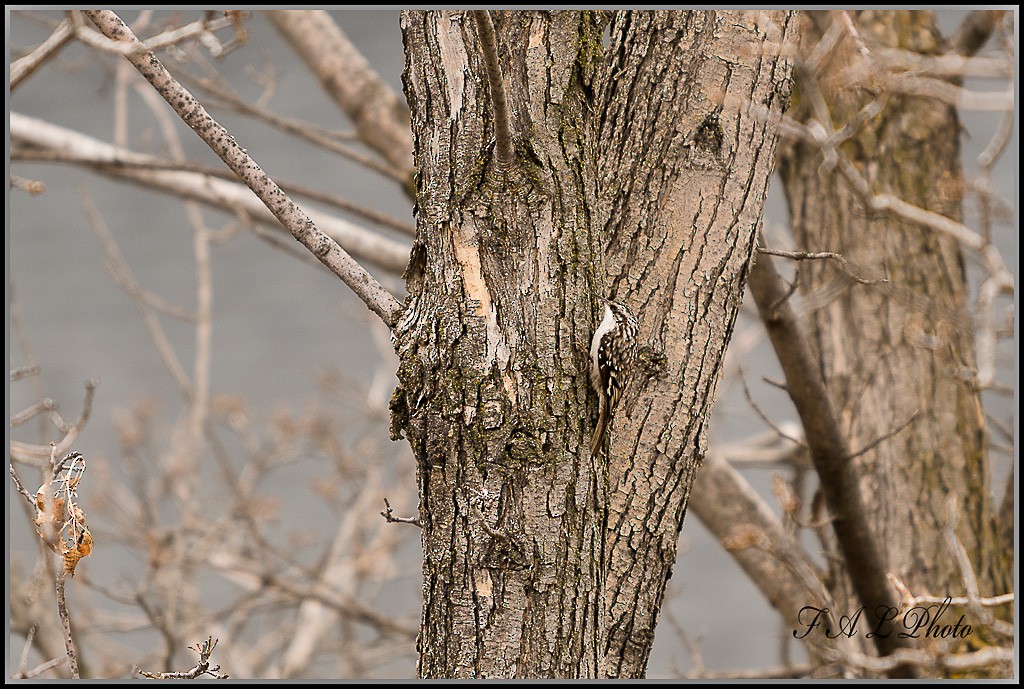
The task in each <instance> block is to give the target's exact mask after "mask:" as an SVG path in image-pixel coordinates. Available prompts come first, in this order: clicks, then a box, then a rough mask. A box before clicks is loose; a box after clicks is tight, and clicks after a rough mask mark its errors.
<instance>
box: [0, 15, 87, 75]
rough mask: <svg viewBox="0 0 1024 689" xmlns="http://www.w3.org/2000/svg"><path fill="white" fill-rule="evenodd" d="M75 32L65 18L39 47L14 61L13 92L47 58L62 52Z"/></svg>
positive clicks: (11, 71)
mask: <svg viewBox="0 0 1024 689" xmlns="http://www.w3.org/2000/svg"><path fill="white" fill-rule="evenodd" d="M74 33H75V31H74V26H73V25H72V23H71V21H70V20H68V19H65V20H64V21H62V22H61V23H60V24H58V25H57V28H56V29H55V30H54V32H53V33H52V34H50V37H49V38H47V39H46V40H45V41H43V42H42V43H41V44H40V45H39V47H38V48H36V49H35V50H33V51H32V52H31V53H29V54H28V55H26V56H25V57H23V58H20V59H18V60H15V61H14V62H12V63H11V68H10V77H11V93H14V89H16V88H18V86H20V85H21V83H22V82H23V81H25V79H27V78H28V77H30V76H31V75H32V73H33V72H35V71H36V70H37V69H39V68H40V67H42V66H43V65H44V64H46V61H47V60H50V59H51V58H53V57H54V56H55V55H56V54H57V53H58V52H60V49H61V48H63V47H64V46H65V45H67V43H68V41H69V40H71V37H72V36H74Z"/></svg>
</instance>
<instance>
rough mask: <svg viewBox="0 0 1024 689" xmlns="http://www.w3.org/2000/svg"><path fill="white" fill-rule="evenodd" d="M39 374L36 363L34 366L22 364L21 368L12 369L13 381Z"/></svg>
mask: <svg viewBox="0 0 1024 689" xmlns="http://www.w3.org/2000/svg"><path fill="white" fill-rule="evenodd" d="M38 374H39V367H38V366H36V365H32V366H21V367H19V368H12V369H11V382H12V383H13V382H14V381H16V380H21V379H22V378H24V377H25V376H35V375H38Z"/></svg>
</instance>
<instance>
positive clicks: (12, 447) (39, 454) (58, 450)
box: [8, 380, 99, 465]
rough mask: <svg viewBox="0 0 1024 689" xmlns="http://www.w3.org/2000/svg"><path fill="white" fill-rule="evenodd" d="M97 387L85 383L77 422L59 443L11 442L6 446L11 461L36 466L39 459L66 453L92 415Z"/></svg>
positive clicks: (87, 382) (69, 428)
mask: <svg viewBox="0 0 1024 689" xmlns="http://www.w3.org/2000/svg"><path fill="white" fill-rule="evenodd" d="M98 385H99V381H97V380H87V381H85V400H84V401H83V403H82V413H81V414H80V415H79V417H78V420H77V421H75V423H73V424H72V425H71V426H69V427H68V428H67V432H66V433H65V434H64V437H63V438H61V440H60V442H59V443H50V445H49V446H43V445H36V444H33V443H23V442H20V441H17V440H11V441H10V443H9V445H8V450H9V452H10V456H11V459H16V460H18V461H21V462H25V463H27V464H35V465H38V463H39V460H41V459H45V458H47V457H50V458H51V459H52V457H53V456H55V455H56V454H63V453H65V452H67V451H68V449H69V448H70V447H71V445H72V444H73V443H74V442H75V440H76V439H77V438H78V434H79V433H81V431H82V427H83V426H85V424H86V422H87V421H88V420H89V416H90V414H92V398H93V394H94V393H95V391H96V387H97V386H98Z"/></svg>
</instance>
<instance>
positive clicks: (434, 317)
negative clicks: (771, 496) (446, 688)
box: [392, 11, 795, 677]
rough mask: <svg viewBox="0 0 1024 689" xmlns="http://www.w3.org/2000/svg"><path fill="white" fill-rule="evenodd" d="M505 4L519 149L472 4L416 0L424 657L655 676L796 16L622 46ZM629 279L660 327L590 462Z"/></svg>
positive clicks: (688, 15)
mask: <svg viewBox="0 0 1024 689" xmlns="http://www.w3.org/2000/svg"><path fill="white" fill-rule="evenodd" d="M492 19H493V22H494V26H495V35H496V38H497V53H498V56H499V58H500V65H501V69H502V72H503V76H504V79H503V82H504V88H505V93H504V95H505V96H506V102H507V106H508V109H509V114H510V118H509V119H510V129H511V132H512V135H513V151H514V161H513V163H512V165H511V167H508V168H506V166H505V165H498V164H496V163H497V161H496V154H495V151H494V120H493V110H492V108H491V95H490V92H491V88H489V87H488V81H487V72H486V68H485V56H484V53H483V51H482V48H481V45H480V40H479V34H478V30H477V25H476V23H475V22H474V21H473V20H472V17H471V16H470V15H468V14H466V13H461V12H405V13H403V17H402V29H403V35H404V38H405V44H406V55H407V70H406V75H405V83H406V92H407V96H408V99H409V102H410V105H411V109H412V118H413V133H414V141H415V151H416V166H417V170H418V195H417V225H418V228H417V231H418V234H417V240H416V245H415V247H414V250H413V260H412V262H411V265H410V268H409V271H408V273H407V285H408V287H409V291H410V294H411V297H410V306H409V308H408V309H407V312H406V316H405V318H404V319H403V322H402V323H401V325H400V326H399V328H398V329H397V331H396V339H397V348H398V350H399V354H400V356H401V367H400V371H399V380H400V388H399V390H398V391H397V392H396V394H395V397H394V399H393V405H392V408H393V412H394V421H395V427H396V429H395V430H396V432H404V433H405V434H406V435H407V436H408V438H409V441H410V443H411V445H412V448H413V451H414V453H415V455H416V457H417V461H418V468H419V484H420V500H421V504H420V521H421V523H422V525H423V554H424V562H423V577H424V600H423V617H422V623H421V634H420V648H419V654H420V661H419V673H420V675H421V676H423V677H513V676H514V677H538V676H539V677H605V676H624V677H636V676H642V675H643V673H644V669H645V666H646V663H647V658H648V655H649V652H650V646H651V642H652V640H653V630H654V626H655V623H656V620H657V616H658V612H659V608H660V604H661V601H662V597H663V595H664V588H665V583H666V581H667V579H668V577H669V575H670V573H671V567H672V565H673V564H674V562H675V554H676V541H677V539H678V532H679V528H680V526H681V524H682V517H683V514H684V512H685V500H686V496H687V493H688V491H689V487H690V483H691V482H692V480H693V477H694V476H695V471H696V468H697V466H699V464H700V461H701V458H702V456H703V452H704V446H705V442H706V439H705V436H706V423H705V422H706V419H707V417H708V414H709V412H710V406H711V403H712V402H713V399H714V393H715V387H716V384H717V381H718V378H719V375H720V363H721V357H722V354H723V351H724V348H725V345H726V343H727V342H728V339H729V336H730V335H731V333H732V327H733V323H734V319H735V315H736V309H737V306H738V304H739V301H740V297H741V295H742V290H743V281H744V278H745V274H746V268H747V265H748V263H749V260H750V255H751V250H752V248H753V244H754V236H755V232H756V230H757V227H758V224H759V222H760V216H761V212H762V207H763V202H764V193H765V188H766V185H767V181H768V176H769V174H770V172H771V169H772V161H773V154H774V146H775V129H774V126H773V125H772V124H771V123H769V122H766V120H765V117H764V112H765V111H768V112H775V113H777V112H778V111H779V110H780V109H781V107H783V104H784V103H785V102H786V100H787V98H788V83H789V68H788V61H787V60H788V58H785V57H780V54H781V55H783V56H785V55H787V54H788V53H787V50H788V49H789V48H790V47H791V46H792V44H793V42H794V40H795V31H794V22H793V18H792V13H788V12H765V13H761V12H622V13H618V14H617V15H616V18H615V20H614V22H613V24H612V43H611V46H610V47H609V48H608V49H607V51H606V50H605V48H604V46H603V44H602V29H603V26H602V22H603V18H602V17H601V15H596V14H594V13H587V12H525V11H523V12H495V13H492ZM492 74H493V70H492ZM751 102H753V103H756V104H757V112H756V113H752V112H750V109H749V107H748V106H749V104H750V103H751ZM769 119H770V118H769ZM612 293H614V294H615V295H616V297H617V298H618V299H619V300H621V301H624V302H625V303H626V304H627V305H628V306H630V307H631V308H632V309H633V310H634V311H635V312H636V313H637V314H638V315H639V316H640V317H641V323H642V331H643V332H642V338H641V341H642V342H643V343H645V344H648V345H649V347H648V351H647V356H646V366H645V371H644V373H645V375H642V376H640V377H639V379H638V380H637V382H636V384H634V385H633V386H632V387H631V389H627V392H626V397H625V398H624V400H623V402H622V404H621V405H620V412H619V414H620V418H619V419H618V420H617V421H615V422H613V426H612V441H611V445H610V447H611V449H610V452H609V457H610V459H608V458H606V457H604V456H602V457H599V458H598V459H597V460H596V461H595V460H591V459H590V457H589V452H588V442H587V441H588V439H589V433H590V431H591V424H592V420H591V416H592V415H593V413H594V412H595V411H596V407H597V405H596V398H595V397H594V396H593V395H592V394H591V392H590V391H589V387H588V376H587V365H588V362H587V349H588V348H589V342H590V337H591V334H592V332H593V328H594V318H595V316H596V315H598V305H599V301H598V300H599V298H600V297H605V296H608V295H610V294H612ZM609 503H610V505H611V510H608V509H607V506H608V505H609Z"/></svg>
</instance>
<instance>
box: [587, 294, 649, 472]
mask: <svg viewBox="0 0 1024 689" xmlns="http://www.w3.org/2000/svg"><path fill="white" fill-rule="evenodd" d="M602 301H603V302H604V316H603V318H602V319H601V323H600V324H599V325H598V326H597V330H595V331H594V338H593V340H591V343H590V384H591V386H593V388H594V391H595V392H597V396H598V403H599V412H598V417H597V426H596V427H595V428H594V435H593V437H592V438H591V441H590V456H591V457H596V456H597V454H598V452H599V451H600V449H601V442H602V440H603V439H604V435H605V431H606V430H607V429H608V422H609V421H610V420H611V416H612V412H614V410H615V406H616V405H617V404H618V402H619V399H620V398H621V397H622V390H623V389H624V388H625V387H626V383H628V382H629V376H630V374H631V373H632V369H633V364H634V362H635V361H636V352H637V336H638V334H639V327H638V325H637V320H636V317H635V316H634V315H633V314H632V313H630V311H629V309H627V308H626V307H625V306H624V305H623V304H622V303H620V302H617V301H611V300H609V299H603V300H602Z"/></svg>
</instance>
